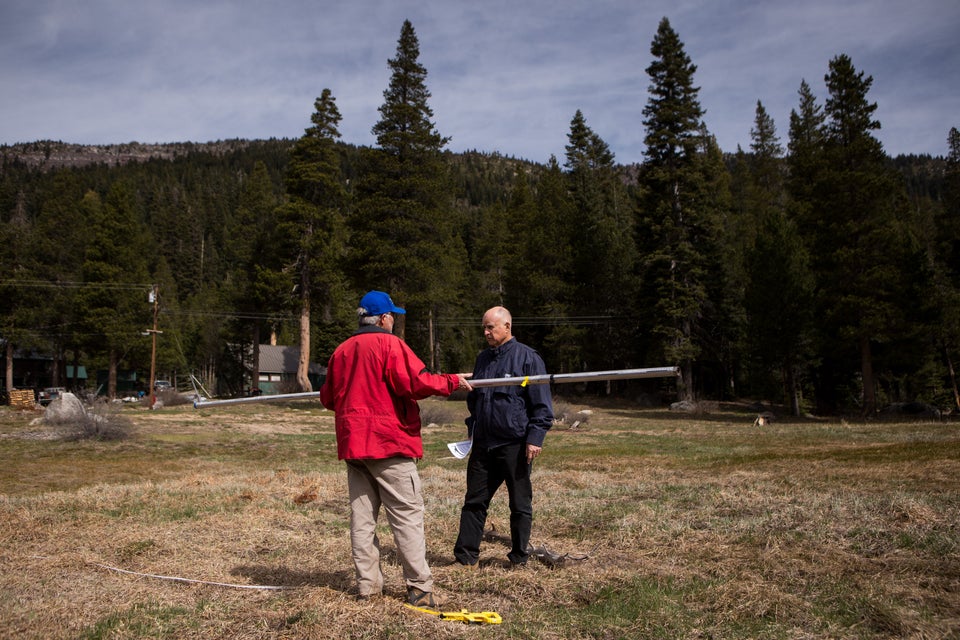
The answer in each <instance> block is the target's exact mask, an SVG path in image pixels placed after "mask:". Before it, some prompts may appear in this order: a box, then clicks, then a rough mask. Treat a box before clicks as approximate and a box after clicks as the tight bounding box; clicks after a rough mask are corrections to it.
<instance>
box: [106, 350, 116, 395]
mask: <svg viewBox="0 0 960 640" xmlns="http://www.w3.org/2000/svg"><path fill="white" fill-rule="evenodd" d="M107 397H108V398H110V399H111V400H116V399H117V350H116V349H112V348H111V349H110V365H109V368H108V369H107Z"/></svg>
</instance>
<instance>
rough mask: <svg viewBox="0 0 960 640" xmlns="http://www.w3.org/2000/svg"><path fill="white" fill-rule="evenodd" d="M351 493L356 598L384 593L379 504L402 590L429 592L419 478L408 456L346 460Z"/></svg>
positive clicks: (351, 535) (430, 578) (431, 587)
mask: <svg viewBox="0 0 960 640" xmlns="http://www.w3.org/2000/svg"><path fill="white" fill-rule="evenodd" d="M347 486H348V487H349V489H350V545H351V547H352V549H353V564H354V567H355V568H356V570H357V586H358V588H359V592H360V595H375V594H379V593H382V592H383V573H382V572H381V570H380V540H379V539H378V538H377V516H378V515H379V513H380V505H381V504H382V505H383V509H384V511H385V512H386V514H387V523H388V524H389V525H390V529H391V530H392V531H393V539H394V542H395V543H396V545H397V555H398V556H399V557H400V564H401V566H402V567H403V578H404V581H405V582H406V586H407V587H416V588H418V589H420V590H422V591H433V576H432V574H431V573H430V567H429V566H428V565H427V543H426V539H425V537H424V533H423V496H422V494H421V493H420V475H419V474H418V473H417V464H416V462H414V460H413V459H412V458H400V457H397V458H387V459H385V460H347Z"/></svg>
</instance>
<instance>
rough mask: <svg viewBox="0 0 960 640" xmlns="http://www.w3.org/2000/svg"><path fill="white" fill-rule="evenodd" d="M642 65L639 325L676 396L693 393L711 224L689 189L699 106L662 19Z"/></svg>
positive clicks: (688, 66)
mask: <svg viewBox="0 0 960 640" xmlns="http://www.w3.org/2000/svg"><path fill="white" fill-rule="evenodd" d="M650 51H651V53H652V54H653V56H654V60H653V62H652V63H651V64H650V66H649V67H647V74H648V75H649V76H650V79H651V85H650V89H649V91H650V98H649V99H648V102H647V105H646V106H645V107H644V110H643V115H644V121H643V124H644V126H645V127H646V131H647V133H646V137H645V142H646V145H647V149H646V152H645V156H646V159H645V160H644V163H643V167H642V175H641V188H642V189H643V197H642V199H641V203H640V204H641V210H640V212H639V215H640V224H639V235H638V241H637V243H638V245H639V246H640V247H642V248H643V249H642V251H641V254H642V256H643V265H642V271H641V273H642V276H643V278H644V288H645V291H644V293H645V299H642V300H641V302H642V303H643V305H644V306H645V309H646V312H647V313H646V316H645V318H643V320H644V321H645V324H646V326H648V327H650V328H651V331H652V332H653V335H654V336H656V337H657V338H658V340H659V342H660V346H659V350H658V352H657V353H652V354H651V355H653V356H659V357H662V358H664V359H665V360H666V361H667V362H669V363H675V364H678V365H679V366H680V368H681V380H680V389H679V392H680V396H681V398H682V399H684V400H692V399H693V398H694V380H693V363H694V361H695V359H696V358H697V356H698V355H699V354H700V345H699V344H697V342H696V339H695V336H696V333H697V327H696V325H697V323H698V321H699V320H698V319H699V318H700V317H701V312H702V311H703V310H704V307H705V305H706V304H707V289H706V284H705V277H706V275H707V274H706V270H705V269H706V263H705V262H704V259H703V258H704V254H703V253H702V252H703V249H704V248H703V246H702V243H703V242H705V241H707V240H708V238H707V236H706V235H705V234H704V233H703V231H705V230H706V228H707V227H708V226H710V224H709V223H708V222H707V221H706V220H704V219H703V216H704V214H705V212H704V211H701V210H698V209H697V205H696V201H695V194H697V193H698V192H699V190H700V189H701V187H702V180H703V176H702V175H700V173H699V171H700V167H699V166H698V161H697V152H698V147H699V145H700V143H701V140H702V132H701V117H702V115H703V110H702V109H701V107H700V102H699V99H698V93H699V87H696V86H694V84H693V74H694V73H695V71H696V66H695V65H694V64H693V63H692V62H691V61H690V58H689V56H687V54H686V52H685V51H684V48H683V43H681V42H680V39H679V37H678V36H677V34H676V32H674V30H673V29H672V28H671V26H670V22H669V20H667V19H666V18H663V19H662V20H661V21H660V25H659V28H658V30H657V34H656V36H655V37H654V40H653V43H652V45H651V48H650Z"/></svg>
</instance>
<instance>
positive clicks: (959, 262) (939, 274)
mask: <svg viewBox="0 0 960 640" xmlns="http://www.w3.org/2000/svg"><path fill="white" fill-rule="evenodd" d="M947 147H948V153H947V159H946V160H947V162H946V165H947V166H946V172H945V175H944V193H943V206H942V211H941V213H940V214H939V215H938V216H937V217H936V219H935V223H934V243H933V244H934V246H933V248H932V249H931V250H930V253H931V260H930V261H931V263H932V265H933V267H932V268H933V283H934V286H933V298H934V301H935V305H936V309H937V315H936V321H935V323H934V326H933V331H932V333H933V335H934V336H936V341H937V347H938V349H939V351H940V355H941V357H942V358H943V363H944V365H945V366H946V369H947V377H948V381H949V382H948V384H949V387H950V390H951V392H952V396H953V398H952V399H953V409H954V412H955V413H956V412H960V390H958V385H957V373H956V358H957V353H958V351H960V131H958V130H957V128H956V127H953V128H951V129H950V133H949V135H948V137H947Z"/></svg>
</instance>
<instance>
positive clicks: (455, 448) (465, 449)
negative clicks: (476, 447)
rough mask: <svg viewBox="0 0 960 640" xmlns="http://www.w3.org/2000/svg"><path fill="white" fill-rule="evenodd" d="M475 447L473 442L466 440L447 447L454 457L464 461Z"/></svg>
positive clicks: (452, 443)
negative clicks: (471, 448)
mask: <svg viewBox="0 0 960 640" xmlns="http://www.w3.org/2000/svg"><path fill="white" fill-rule="evenodd" d="M471 446H473V440H464V441H463V442H451V443H450V444H448V445H447V448H448V449H450V453H452V454H453V457H455V458H458V459H460V460H463V459H464V458H466V457H467V454H468V453H470V447H471Z"/></svg>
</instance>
